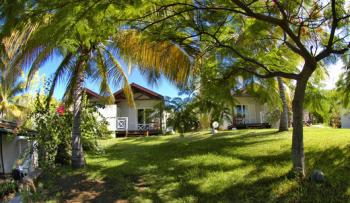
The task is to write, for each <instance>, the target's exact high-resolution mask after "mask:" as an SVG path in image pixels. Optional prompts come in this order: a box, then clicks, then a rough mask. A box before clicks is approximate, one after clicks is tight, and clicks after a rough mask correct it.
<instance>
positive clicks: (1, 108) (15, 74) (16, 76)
mask: <svg viewBox="0 0 350 203" xmlns="http://www.w3.org/2000/svg"><path fill="white" fill-rule="evenodd" d="M23 30H24V32H20V31H18V30H14V31H13V32H12V33H11V35H10V36H8V37H5V38H3V39H2V40H1V43H0V44H1V46H0V47H2V48H1V49H0V117H1V118H4V119H19V118H22V117H23V116H24V113H25V112H24V111H25V109H26V108H25V106H24V104H23V103H21V98H19V97H18V95H20V94H22V93H24V92H25V91H26V85H25V81H24V80H23V77H22V76H23V74H22V71H21V66H19V65H17V63H16V61H18V60H19V58H20V56H21V51H22V48H23V46H24V45H25V43H26V41H27V40H28V38H29V36H30V33H32V32H33V30H34V27H33V26H26V27H24V28H23Z"/></svg>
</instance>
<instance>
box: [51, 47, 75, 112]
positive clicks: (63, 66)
mask: <svg viewBox="0 0 350 203" xmlns="http://www.w3.org/2000/svg"><path fill="white" fill-rule="evenodd" d="M73 58H74V57H73V54H72V53H68V54H67V55H66V56H65V57H64V59H63V60H62V62H61V63H60V65H59V66H58V68H57V70H56V71H55V73H54V74H53V79H52V81H51V86H50V89H49V93H48V96H47V101H46V106H47V107H48V106H50V102H51V98H52V95H53V93H54V91H55V87H56V85H57V83H58V81H59V79H60V78H62V77H63V76H64V74H65V72H66V71H67V70H68V69H71V67H72V66H74V62H73V61H72V60H73Z"/></svg>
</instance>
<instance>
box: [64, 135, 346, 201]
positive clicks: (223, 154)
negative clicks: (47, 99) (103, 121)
mask: <svg viewBox="0 0 350 203" xmlns="http://www.w3.org/2000/svg"><path fill="white" fill-rule="evenodd" d="M198 135H200V134H198ZM280 139H281V140H283V139H286V136H282V135H280V134H278V133H275V131H273V130H271V131H262V132H258V133H252V132H250V131H242V132H238V133H237V134H233V135H232V134H231V133H227V132H223V133H219V134H217V135H215V136H208V135H206V136H197V135H194V136H192V137H187V138H186V137H185V138H180V137H177V136H176V137H171V138H167V139H165V140H158V139H155V138H149V137H147V138H127V139H126V142H123V143H120V142H118V143H116V144H113V145H110V146H108V147H107V148H106V149H105V154H103V155H89V159H90V160H95V159H101V161H100V162H97V161H91V162H88V166H87V168H86V169H84V170H83V171H81V173H80V174H79V173H78V174H79V175H76V176H77V177H74V176H75V175H74V174H73V177H72V175H69V176H67V177H62V178H61V179H60V180H57V181H62V182H65V181H68V180H67V179H69V178H70V177H72V178H71V180H74V178H77V179H76V180H74V181H73V182H72V183H71V185H67V186H64V184H62V185H61V184H59V185H58V186H59V187H58V188H61V187H65V188H66V190H62V191H65V192H64V193H63V192H62V195H61V197H62V198H63V199H64V198H66V199H69V198H71V199H74V198H76V196H77V195H80V194H84V191H86V190H87V191H89V190H90V191H96V193H95V194H94V196H93V197H90V199H88V200H87V201H90V202H113V201H117V200H124V199H128V200H135V199H136V200H139V201H141V202H142V201H144V200H150V201H153V202H168V201H181V202H301V201H304V200H306V202H307V201H313V200H315V201H316V202H317V200H322V198H324V199H325V200H329V202H330V201H333V202H334V201H336V200H338V199H339V200H344V201H343V202H346V201H345V200H348V199H349V195H348V194H347V192H348V191H349V187H350V183H349V181H350V179H347V180H344V179H346V177H348V174H349V171H350V170H349V169H350V168H349V167H350V162H349V160H350V157H349V154H350V152H349V148H336V147H334V148H328V149H327V150H325V151H322V152H320V151H318V150H315V151H308V152H307V153H306V156H307V160H308V162H307V166H308V168H309V170H311V169H314V168H317V169H321V170H323V171H324V172H325V174H326V177H327V179H329V181H330V185H326V184H325V185H315V184H313V183H310V182H309V181H303V182H297V181H296V180H289V179H287V173H288V171H286V170H285V169H286V168H290V166H291V163H290V148H289V147H288V148H281V150H280V151H278V152H273V153H271V154H268V153H262V154H260V153H249V152H250V151H247V152H245V151H244V152H242V153H232V152H231V151H230V150H236V151H240V150H241V149H249V150H251V149H254V147H255V146H259V145H266V146H269V145H274V144H275V143H276V142H275V141H276V140H280ZM152 141H157V142H156V144H152ZM121 160H122V161H121ZM115 161H116V162H118V161H119V162H118V163H119V164H110V163H112V162H115ZM106 162H110V163H106ZM286 166H287V167H286ZM273 167H275V168H278V169H279V168H281V171H280V172H278V173H277V174H271V171H270V172H269V173H267V169H266V168H273ZM282 168H283V170H282ZM238 172H239V173H238ZM82 173H86V174H95V175H96V174H97V176H99V177H102V178H101V180H100V181H101V182H99V180H93V181H91V178H90V179H89V177H87V176H85V175H82ZM231 174H232V177H237V179H238V180H235V179H234V178H231V179H230V175H231ZM98 179H100V178H98ZM227 179H229V180H227ZM85 181H87V182H85ZM89 181H91V182H89ZM208 183H209V185H205V184H208ZM82 184H83V185H86V187H82V189H80V190H78V191H79V192H76V191H75V192H74V191H72V189H74V188H79V187H81V185H82ZM283 184H285V185H287V186H288V187H287V188H284V189H283V190H282V192H276V191H278V190H279V187H280V186H281V185H283ZM89 188H90V189H89ZM58 191H59V189H58ZM324 191H325V192H324ZM327 193H328V194H327ZM329 193H331V194H332V195H329ZM327 195H328V196H327ZM107 198H109V199H107ZM327 198H328V199H327ZM334 198H336V199H334ZM66 199H65V200H66ZM315 201H313V202H315ZM326 202H327V201H326Z"/></svg>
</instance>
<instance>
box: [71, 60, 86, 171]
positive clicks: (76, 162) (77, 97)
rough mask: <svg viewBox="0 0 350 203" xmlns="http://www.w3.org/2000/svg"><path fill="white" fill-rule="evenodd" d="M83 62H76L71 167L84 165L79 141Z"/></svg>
mask: <svg viewBox="0 0 350 203" xmlns="http://www.w3.org/2000/svg"><path fill="white" fill-rule="evenodd" d="M84 65H85V62H80V64H78V69H80V70H78V74H77V80H76V85H75V89H74V92H73V128H72V167H73V168H82V167H84V166H85V159H84V151H83V146H82V143H81V129H80V122H81V118H80V116H81V108H82V98H83V84H84V72H83V71H82V67H83V66H84Z"/></svg>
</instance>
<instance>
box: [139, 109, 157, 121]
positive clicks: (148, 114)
mask: <svg viewBox="0 0 350 203" xmlns="http://www.w3.org/2000/svg"><path fill="white" fill-rule="evenodd" d="M155 114H156V112H155V110H153V109H138V110H137V122H138V123H139V124H149V123H152V122H153V121H154V119H155Z"/></svg>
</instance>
